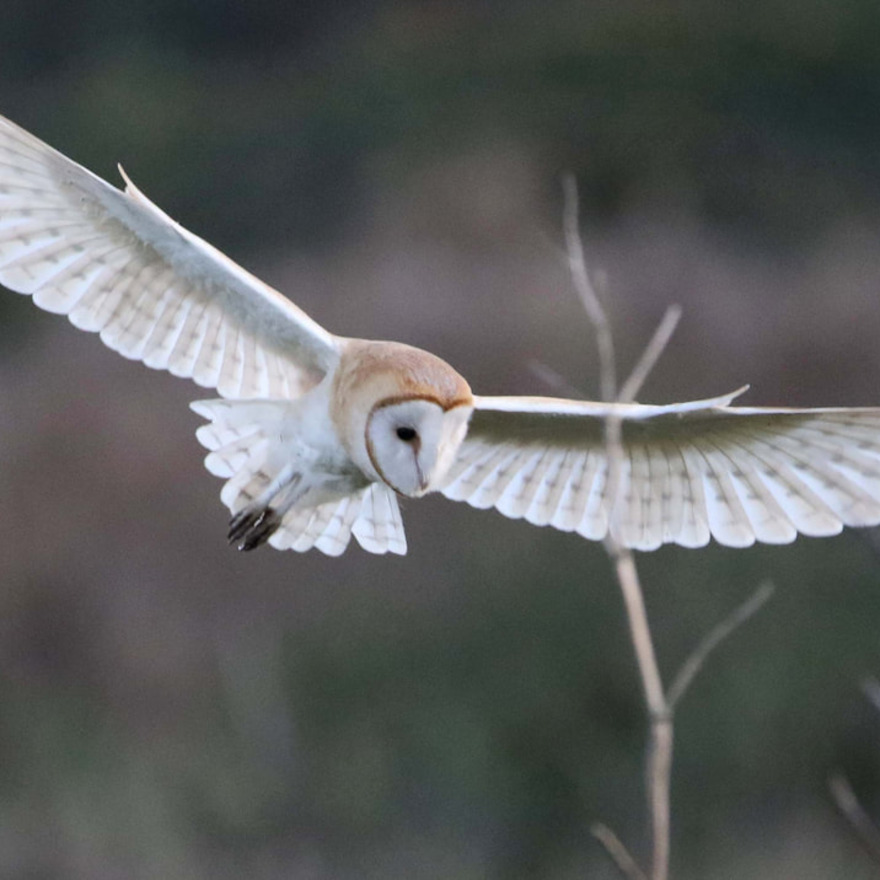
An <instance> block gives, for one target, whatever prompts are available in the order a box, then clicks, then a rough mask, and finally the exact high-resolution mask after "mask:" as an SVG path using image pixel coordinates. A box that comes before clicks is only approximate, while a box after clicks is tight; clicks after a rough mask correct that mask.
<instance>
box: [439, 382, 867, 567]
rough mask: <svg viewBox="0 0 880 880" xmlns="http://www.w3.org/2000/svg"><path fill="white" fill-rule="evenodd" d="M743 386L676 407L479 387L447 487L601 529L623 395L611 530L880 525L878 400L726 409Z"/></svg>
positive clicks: (658, 539)
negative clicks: (609, 418)
mask: <svg viewBox="0 0 880 880" xmlns="http://www.w3.org/2000/svg"><path fill="white" fill-rule="evenodd" d="M735 396H736V395H735V394H732V395H728V396H726V397H721V398H716V399H713V400H706V401H695V402H692V403H686V404H672V405H669V406H642V405H640V404H629V405H606V404H595V403H587V402H581V401H574V400H554V399H551V398H536V397H523V398H517V397H483V398H477V399H476V405H475V410H474V413H473V417H472V419H471V422H470V426H469V429H468V435H467V438H466V439H465V442H464V444H463V445H462V448H461V450H460V452H459V454H458V457H457V459H456V461H455V463H454V465H453V467H452V469H451V471H450V473H449V474H448V476H447V479H446V481H445V484H444V487H443V488H442V492H443V494H444V495H446V496H447V497H448V498H451V499H453V500H456V501H467V502H468V503H469V504H471V505H473V506H474V507H480V508H486V507H495V508H497V509H498V510H499V511H501V513H503V514H505V515H506V516H509V517H513V518H520V517H522V518H525V519H526V520H528V521H529V522H531V523H534V524H535V525H551V526H554V527H555V528H558V529H562V530H564V531H576V532H578V533H579V534H581V535H583V536H584V537H587V538H593V539H597V540H599V539H602V538H604V537H605V535H606V534H607V531H608V526H609V515H610V513H611V511H610V507H611V505H610V504H609V499H608V497H607V494H606V493H607V486H606V478H607V460H606V454H605V445H604V440H603V429H604V419H605V417H606V415H607V414H608V412H609V410H610V409H611V408H612V407H616V408H617V410H618V413H619V415H620V416H621V418H622V430H623V445H624V460H623V463H622V467H621V477H620V484H619V489H618V494H617V501H616V503H615V505H614V511H613V515H612V517H613V522H612V526H611V528H612V533H613V534H614V535H615V537H616V538H617V539H618V540H619V541H620V542H621V543H623V544H624V545H626V546H629V547H633V548H636V549H639V550H653V549H656V548H657V547H659V546H660V545H661V544H666V543H675V544H681V545H683V546H686V547H700V546H703V545H705V544H707V543H708V541H709V539H710V537H714V538H715V540H716V541H718V543H720V544H726V545H728V546H731V547H745V546H748V545H750V544H752V543H754V542H755V541H762V542H765V543H769V544H783V543H788V542H790V541H793V540H794V539H795V537H796V536H797V534H798V533H801V534H804V535H833V534H836V533H837V532H839V531H840V530H841V529H842V528H843V526H845V525H846V526H870V525H877V524H878V523H880V409H770V408H760V407H758V408H751V407H732V406H730V402H731V400H732V399H733V398H734V397H735Z"/></svg>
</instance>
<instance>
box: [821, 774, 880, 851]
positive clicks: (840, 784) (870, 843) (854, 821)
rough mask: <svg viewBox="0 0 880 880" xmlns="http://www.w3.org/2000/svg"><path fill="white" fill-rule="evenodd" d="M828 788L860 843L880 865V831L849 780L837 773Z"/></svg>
mask: <svg viewBox="0 0 880 880" xmlns="http://www.w3.org/2000/svg"><path fill="white" fill-rule="evenodd" d="M828 788H829V790H830V792H831V797H832V798H833V799H834V803H835V804H837V809H838V810H840V812H841V814H842V815H843V817H844V818H845V819H846V821H847V822H848V823H849V826H850V827H851V828H852V830H853V831H854V832H855V834H856V837H858V839H859V843H861V844H862V846H863V847H864V848H865V850H866V851H867V853H868V855H869V856H871V858H872V859H874V861H875V862H878V863H880V829H878V828H877V826H876V825H875V824H874V822H873V820H872V819H871V817H870V816H869V815H868V814H867V812H865V808H864V807H863V806H862V805H861V804H860V803H859V799H858V798H857V797H856V793H855V792H854V791H853V789H852V786H851V785H850V784H849V780H848V779H847V778H846V777H845V776H844V775H843V774H842V773H836V774H834V775H833V776H832V777H831V778H830V779H829V780H828Z"/></svg>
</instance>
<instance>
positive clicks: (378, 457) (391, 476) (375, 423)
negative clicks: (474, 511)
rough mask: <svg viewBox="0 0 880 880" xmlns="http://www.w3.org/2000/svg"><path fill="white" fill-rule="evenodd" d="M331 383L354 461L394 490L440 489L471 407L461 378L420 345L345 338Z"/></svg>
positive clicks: (413, 493) (419, 491)
mask: <svg viewBox="0 0 880 880" xmlns="http://www.w3.org/2000/svg"><path fill="white" fill-rule="evenodd" d="M334 383H335V384H334V393H333V399H334V409H333V418H334V421H335V422H336V425H337V429H338V430H339V436H340V438H341V439H342V442H343V444H344V445H345V446H346V448H347V450H348V452H349V454H350V455H351V457H352V459H353V461H354V462H355V463H356V464H357V465H358V467H360V468H361V470H362V471H363V472H364V473H365V474H366V475H367V476H368V477H370V478H372V479H375V480H382V481H383V482H385V483H387V484H388V485H389V486H390V487H391V488H392V489H394V490H395V491H396V492H398V493H400V494H401V495H409V496H414V497H416V496H419V495H424V494H425V493H426V492H430V491H432V490H434V489H437V488H439V486H440V485H441V481H442V478H443V477H444V475H445V474H446V472H447V471H448V470H449V468H450V466H451V465H452V462H453V460H454V458H455V454H456V453H457V452H458V448H459V446H460V445H461V442H462V440H463V439H464V436H465V434H466V433H467V423H468V419H469V418H470V415H471V412H472V411H473V403H474V400H473V395H472V394H471V389H470V387H469V386H468V384H467V382H466V381H465V380H464V379H463V378H462V377H461V376H460V375H459V374H458V373H457V372H456V371H455V370H454V369H453V368H452V367H450V366H449V364H447V363H446V361H443V360H441V359H440V358H438V357H435V356H434V355H432V354H430V353H428V352H426V351H422V350H421V349H418V348H413V347H412V346H409V345H403V344H401V343H398V342H367V341H364V340H349V342H348V346H347V348H346V350H345V352H344V354H343V359H342V363H341V364H340V368H339V370H338V372H337V375H336V378H335V380H334Z"/></svg>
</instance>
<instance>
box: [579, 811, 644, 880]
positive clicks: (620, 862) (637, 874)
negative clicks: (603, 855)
mask: <svg viewBox="0 0 880 880" xmlns="http://www.w3.org/2000/svg"><path fill="white" fill-rule="evenodd" d="M590 833H591V834H592V835H593V837H595V838H596V840H598V841H599V843H601V844H602V846H603V847H605V852H607V853H608V855H609V857H610V858H611V861H612V862H614V864H615V865H616V866H617V870H618V871H620V873H621V874H623V876H624V877H626V878H627V880H648V878H647V876H646V875H645V872H644V871H643V870H642V869H641V868H640V867H639V866H638V865H637V864H636V860H635V859H634V858H633V857H632V856H631V855H630V854H629V850H628V849H627V848H626V847H625V846H624V845H623V843H622V842H621V840H620V838H619V837H618V836H617V835H616V834H615V833H614V832H613V831H612V830H611V829H610V828H609V827H608V826H607V825H603V824H602V823H601V822H598V823H596V824H595V825H593V826H592V827H591V828H590Z"/></svg>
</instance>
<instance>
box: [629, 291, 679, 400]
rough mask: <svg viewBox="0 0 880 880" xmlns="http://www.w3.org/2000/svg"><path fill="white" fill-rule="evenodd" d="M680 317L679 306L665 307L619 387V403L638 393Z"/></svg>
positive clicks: (634, 397)
mask: <svg viewBox="0 0 880 880" xmlns="http://www.w3.org/2000/svg"><path fill="white" fill-rule="evenodd" d="M680 318H681V306H669V308H668V309H666V313H665V314H664V315H663V318H662V320H661V321H660V323H659V324H658V325H657V329H656V330H655V331H654V335H653V336H652V337H651V341H650V342H649V343H648V344H647V345H646V346H645V350H644V351H643V352H642V356H641V357H640V358H639V360H638V362H637V363H636V365H635V366H634V367H633V370H632V372H631V373H630V374H629V378H628V379H627V380H626V382H624V383H623V387H622V388H621V389H620V394H619V395H618V398H617V399H618V400H619V401H620V402H621V403H630V402H631V401H633V400H635V399H636V395H637V394H638V393H639V390H640V389H641V387H642V385H644V384H645V380H646V379H647V378H648V376H649V375H650V374H651V370H653V369H654V365H655V364H656V363H657V361H658V360H659V359H660V355H662V354H663V352H664V351H665V349H666V346H667V344H668V343H669V340H670V339H671V338H672V334H673V333H675V328H676V327H677V326H678V322H679V319H680Z"/></svg>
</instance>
